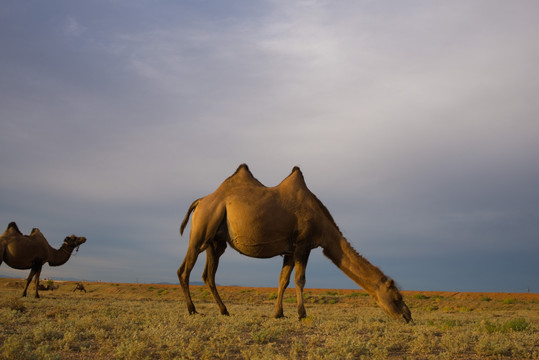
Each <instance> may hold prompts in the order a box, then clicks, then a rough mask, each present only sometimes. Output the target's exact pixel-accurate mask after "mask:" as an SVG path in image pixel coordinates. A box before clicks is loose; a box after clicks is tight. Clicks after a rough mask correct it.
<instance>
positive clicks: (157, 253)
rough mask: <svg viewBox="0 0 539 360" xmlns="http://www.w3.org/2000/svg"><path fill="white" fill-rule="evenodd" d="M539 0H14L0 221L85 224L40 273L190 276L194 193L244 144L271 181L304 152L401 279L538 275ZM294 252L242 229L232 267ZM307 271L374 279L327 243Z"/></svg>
mask: <svg viewBox="0 0 539 360" xmlns="http://www.w3.org/2000/svg"><path fill="white" fill-rule="evenodd" d="M538 12H539V3H538V2H536V1H534V0H523V1H518V2H508V1H498V0H496V1H491V0H489V1H487V0H478V1H452V2H441V1H426V0H425V1H414V0H413V1H406V2H401V1H395V0H393V1H384V2H378V1H356V2H349V1H339V0H337V1H316V0H312V1H311V0H306V1H295V2H291V1H279V0H276V1H259V0H255V1H241V0H232V1H226V2H217V1H205V0H186V1H143V0H109V1H105V0H96V1H92V2H85V1H71V0H51V1H47V2H43V1H36V0H30V1H24V2H20V1H12V0H8V1H2V2H1V3H0V46H1V48H2V51H0V169H1V175H0V230H2V231H3V230H4V229H5V228H6V227H7V225H8V224H9V222H11V221H15V222H17V224H18V226H19V228H20V229H21V231H22V232H23V233H25V234H29V233H30V231H31V229H32V228H34V227H37V228H39V229H41V231H42V232H43V234H44V235H45V237H46V238H47V239H48V241H49V243H50V244H51V245H52V246H53V247H59V246H60V245H61V243H62V240H63V239H64V238H65V237H66V236H68V235H70V234H73V233H74V234H76V235H78V236H85V237H86V238H87V239H88V241H87V242H86V243H85V244H84V245H82V246H81V247H80V251H79V252H78V253H76V254H75V255H74V256H73V257H72V258H71V259H70V260H69V261H68V262H67V263H66V264H65V265H63V266H61V267H57V268H53V267H48V266H47V265H46V266H45V267H44V270H43V272H42V277H44V278H48V277H51V278H73V279H79V280H87V281H110V282H140V283H159V282H170V283H175V284H178V279H177V276H176V270H177V269H178V267H179V266H180V264H181V262H182V260H183V257H184V255H185V252H186V250H187V245H188V241H189V239H188V232H189V231H188V230H189V229H187V231H186V233H184V236H183V237H180V234H179V226H180V223H181V220H182V219H183V217H184V216H185V214H186V212H187V209H188V207H189V205H190V204H191V202H192V201H193V200H195V199H197V198H199V197H201V196H204V195H207V194H209V193H211V192H213V191H214V190H215V189H216V188H217V187H218V186H219V184H220V183H221V182H222V181H223V180H224V179H226V178H227V177H228V176H230V175H231V174H232V173H234V171H235V170H236V168H237V167H238V166H239V165H240V164H242V163H247V164H248V165H249V167H250V169H251V171H252V172H253V174H254V176H255V177H256V178H257V179H258V180H260V181H261V182H262V183H263V184H265V185H266V186H276V185H277V184H279V182H280V181H281V180H282V179H284V178H285V177H286V176H287V175H288V174H289V173H290V171H291V170H292V168H293V167H294V166H296V165H297V166H299V167H300V168H301V170H302V172H303V174H304V176H305V179H306V182H307V185H308V187H309V188H310V189H311V191H312V192H313V193H314V194H316V195H317V197H318V198H319V199H320V200H321V201H322V202H323V203H324V204H325V205H326V207H327V208H328V209H329V211H330V212H331V213H332V215H333V217H334V219H335V221H336V223H337V224H338V226H339V228H340V229H341V231H342V232H343V234H344V235H345V237H346V238H347V239H348V240H349V241H350V242H351V243H352V245H353V246H354V247H355V248H356V249H357V250H358V251H359V252H360V253H361V254H362V255H364V256H365V257H366V258H367V259H369V260H370V261H371V262H372V263H373V264H375V265H377V266H379V267H380V268H381V269H382V271H384V272H385V273H386V274H387V275H389V276H390V277H392V278H393V279H395V281H396V282H397V283H398V284H399V286H400V287H401V288H402V289H404V290H424V291H427V290H437V291H483V292H486V291H505V292H524V291H528V289H529V290H530V291H532V292H539V276H538V275H539V261H538V260H539V190H538V189H539V187H538V185H539V156H538V154H539V116H538V115H539V101H537V95H538V94H539V71H538V70H537V64H538V63H539V42H538V41H537V34H539V22H537V21H536V20H537V19H536V14H537V13H538ZM204 260H205V255H204V254H201V255H200V257H199V260H198V263H197V266H196V267H195V269H194V270H193V273H192V274H191V281H200V277H201V274H202V269H203V265H204ZM281 264H282V259H281V258H280V257H277V258H272V259H264V260H261V259H252V258H248V257H245V256H242V255H240V254H238V253H237V252H235V251H234V250H233V249H231V248H230V247H229V248H228V250H227V252H226V253H225V254H224V255H223V257H222V258H221V262H220V267H219V271H218V272H217V283H218V284H222V285H241V286H265V287H275V286H277V283H278V276H279V273H280V268H281ZM0 276H9V277H20V278H23V277H26V276H27V271H22V270H14V269H11V268H9V267H8V266H7V265H6V264H2V266H0ZM306 276H307V285H306V286H307V287H311V288H352V289H353V288H357V285H356V284H355V283H354V282H353V281H352V280H350V279H349V278H347V277H346V275H344V274H343V273H342V272H341V271H340V270H339V269H338V268H337V267H335V266H334V265H333V263H332V262H331V261H330V260H328V259H327V258H325V257H324V255H323V254H322V251H321V249H315V250H313V251H312V253H311V257H310V259H309V265H308V267H307V274H306Z"/></svg>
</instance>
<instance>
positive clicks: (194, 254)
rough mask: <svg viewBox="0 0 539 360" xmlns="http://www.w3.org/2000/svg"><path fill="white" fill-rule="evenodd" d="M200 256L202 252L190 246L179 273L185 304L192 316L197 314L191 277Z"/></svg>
mask: <svg viewBox="0 0 539 360" xmlns="http://www.w3.org/2000/svg"><path fill="white" fill-rule="evenodd" d="M199 254H200V251H199V250H198V249H196V248H194V247H192V246H191V244H189V249H187V254H186V255H185V259H184V260H183V263H182V264H181V266H180V267H179V269H178V272H177V273H178V279H179V280H180V284H181V286H182V290H183V295H184V297H185V302H186V303H187V310H188V311H189V314H190V315H192V314H197V311H196V309H195V304H193V300H192V299H191V292H190V291H189V276H190V275H191V270H193V267H194V266H195V263H196V261H197V258H198V255H199Z"/></svg>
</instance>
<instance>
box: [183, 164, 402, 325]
mask: <svg viewBox="0 0 539 360" xmlns="http://www.w3.org/2000/svg"><path fill="white" fill-rule="evenodd" d="M191 213H193V218H192V221H191V233H190V239H189V247H188V249H187V254H186V255H185V259H184V261H183V263H182V265H181V266H180V268H179V269H178V278H179V280H180V283H181V286H182V290H183V293H184V296H185V300H186V302H187V309H188V311H189V313H190V314H195V313H196V310H195V306H194V304H193V301H192V300H191V294H190V292H189V275H190V273H191V270H192V269H193V267H194V265H195V262H196V260H197V257H198V255H199V254H200V253H201V252H202V251H204V250H206V265H205V268H204V272H203V275H202V279H203V280H204V282H205V283H206V285H207V286H208V287H209V289H210V290H211V292H212V294H213V297H214V298H215V301H216V302H217V305H218V306H219V309H220V312H221V314H224V315H228V310H227V309H226V306H225V305H224V304H223V301H222V300H221V298H220V296H219V293H218V292H217V288H216V286H215V273H216V271H217V267H218V265H219V257H220V256H221V255H222V254H223V253H224V251H225V249H226V246H227V243H228V244H230V246H232V248H234V249H236V250H237V251H238V252H240V253H241V254H243V255H247V256H250V257H255V258H269V257H273V256H277V255H282V256H283V268H282V270H281V275H280V278H279V291H278V296H277V302H276V304H275V312H274V316H275V317H282V316H283V293H284V290H285V289H286V287H287V286H288V284H289V281H290V275H291V273H292V270H293V269H294V267H295V268H296V271H295V284H296V295H297V305H298V314H299V318H300V319H301V318H304V317H305V316H306V312H305V306H304V304H303V287H304V286H305V268H306V266H307V260H308V258H309V253H310V252H311V250H312V249H314V248H317V247H319V246H320V247H322V248H323V252H324V254H325V255H326V256H327V257H328V258H330V259H331V260H332V261H333V263H335V265H337V266H338V267H339V268H340V269H341V270H342V271H343V272H344V273H345V274H346V275H348V277H350V278H351V279H352V280H354V281H355V282H356V283H357V284H358V285H359V286H361V287H362V288H363V289H364V290H366V291H367V292H368V293H369V294H370V295H371V296H372V297H373V298H374V299H375V300H376V302H377V303H378V304H379V305H380V306H381V307H382V309H384V310H385V311H386V312H387V313H388V314H389V315H390V316H391V317H393V318H395V319H404V320H406V321H407V322H408V321H410V320H411V318H412V316H411V313H410V310H409V309H408V307H407V306H406V304H405V303H404V301H403V300H402V295H401V294H400V292H399V290H398V289H397V287H396V286H395V283H394V282H393V280H391V279H390V278H388V277H387V276H386V275H384V273H382V271H381V270H380V269H378V268H377V267H376V266H374V265H372V264H371V263H370V262H369V261H368V260H367V259H365V258H364V257H363V256H361V255H359V254H358V253H357V252H356V251H355V250H354V249H353V248H352V246H351V245H350V243H349V242H348V241H347V240H346V239H345V238H344V237H343V235H342V233H341V232H340V230H339V228H338V227H337V225H336V224H335V221H334V220H333V218H332V216H331V214H330V213H329V211H328V210H327V209H326V207H325V206H324V205H323V204H322V202H321V201H320V200H318V198H317V197H316V196H315V195H314V194H313V193H312V192H311V191H310V190H309V189H308V188H307V185H306V184H305V180H304V178H303V174H302V173H301V171H300V169H299V168H298V167H294V169H293V170H292V173H291V174H290V175H289V176H288V177H287V178H286V179H284V180H283V181H282V182H281V183H280V184H279V185H278V186H275V187H266V186H264V185H262V184H261V183H260V182H259V181H258V180H257V179H255V178H254V177H253V175H252V174H251V172H250V171H249V168H248V167H247V165H245V164H242V165H240V167H239V168H238V169H237V170H236V172H235V173H234V174H233V175H232V176H230V177H229V178H228V179H226V180H225V181H224V182H223V183H222V184H221V185H220V186H219V188H218V189H217V190H216V191H215V192H214V193H212V194H210V195H207V196H205V197H203V198H200V199H198V200H195V201H194V202H193V203H192V204H191V206H190V207H189V210H188V211H187V214H186V216H185V218H184V220H183V222H182V224H181V228H180V234H182V235H183V231H184V229H185V227H186V225H187V222H188V221H189V216H190V215H191Z"/></svg>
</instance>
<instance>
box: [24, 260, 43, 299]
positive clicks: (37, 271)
mask: <svg viewBox="0 0 539 360" xmlns="http://www.w3.org/2000/svg"><path fill="white" fill-rule="evenodd" d="M41 267H42V266H41V265H40V266H33V267H32V269H31V270H30V274H29V275H28V278H26V286H25V287H24V291H23V292H22V297H26V292H27V291H28V286H30V283H31V282H32V278H34V279H35V285H36V298H39V293H38V292H37V291H38V286H39V275H40V274H41Z"/></svg>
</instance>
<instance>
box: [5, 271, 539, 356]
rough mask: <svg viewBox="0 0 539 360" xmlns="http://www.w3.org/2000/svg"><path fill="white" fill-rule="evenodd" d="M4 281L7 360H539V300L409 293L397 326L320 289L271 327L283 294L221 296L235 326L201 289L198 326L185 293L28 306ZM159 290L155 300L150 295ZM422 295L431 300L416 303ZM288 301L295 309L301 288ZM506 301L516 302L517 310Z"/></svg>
mask: <svg viewBox="0 0 539 360" xmlns="http://www.w3.org/2000/svg"><path fill="white" fill-rule="evenodd" d="M8 281H9V282H10V283H13V280H11V279H10V280H8V279H0V299H1V300H0V324H2V326H0V359H404V358H405V359H472V360H477V359H515V358H516V359H537V358H539V347H538V346H537V344H538V343H539V302H538V301H537V300H539V295H538V294H520V295H519V294H511V295H510V296H509V294H489V298H490V299H491V301H485V300H483V299H482V297H484V295H482V294H467V293H463V294H459V295H455V296H453V295H449V294H448V293H444V294H443V295H441V294H436V293H429V292H422V293H413V292H404V296H405V298H406V299H405V300H406V302H407V303H408V304H409V305H410V308H411V310H412V315H413V318H414V322H413V323H411V324H403V323H399V322H396V321H394V320H392V319H391V318H389V317H388V316H387V315H386V314H385V313H384V312H383V311H382V310H381V309H380V308H379V307H378V306H377V305H375V303H374V301H373V300H372V299H371V298H370V297H368V296H363V294H364V292H362V291H360V290H339V291H334V290H316V289H309V290H308V291H307V292H306V296H307V297H308V299H310V301H306V303H307V307H308V311H309V316H308V317H307V318H305V319H303V320H301V321H298V320H297V316H296V311H297V309H296V306H295V303H292V302H291V303H285V315H286V316H287V317H286V318H284V319H273V318H272V317H271V314H272V311H273V306H274V296H275V289H265V288H232V287H221V288H220V289H219V290H220V293H221V296H222V297H223V298H224V300H226V301H227V303H228V304H229V310H230V313H231V316H221V315H220V314H219V310H218V308H217V306H216V305H215V303H214V301H213V299H212V297H211V294H209V293H208V292H207V290H206V288H204V287H194V291H193V297H194V298H195V299H196V301H197V302H198V303H199V307H198V310H199V311H200V313H201V315H195V316H190V315H188V314H187V312H186V311H185V303H184V302H183V298H182V297H181V294H180V292H178V291H174V289H177V288H178V287H179V286H172V285H138V284H137V285H136V286H135V285H133V284H108V283H89V284H88V286H87V290H88V293H79V292H76V293H74V292H72V291H71V290H72V288H73V286H74V285H73V283H61V282H56V284H59V285H60V287H59V289H58V290H55V291H54V292H48V293H46V294H44V295H43V297H42V298H41V299H34V298H25V299H21V298H20V287H15V286H7V285H6V284H7V283H8ZM150 288H151V290H152V291H150ZM416 295H422V296H416ZM285 298H286V299H288V298H290V299H294V302H295V291H294V289H289V290H287V293H286V297H285ZM504 299H513V301H512V302H511V303H508V302H506V301H504Z"/></svg>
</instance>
